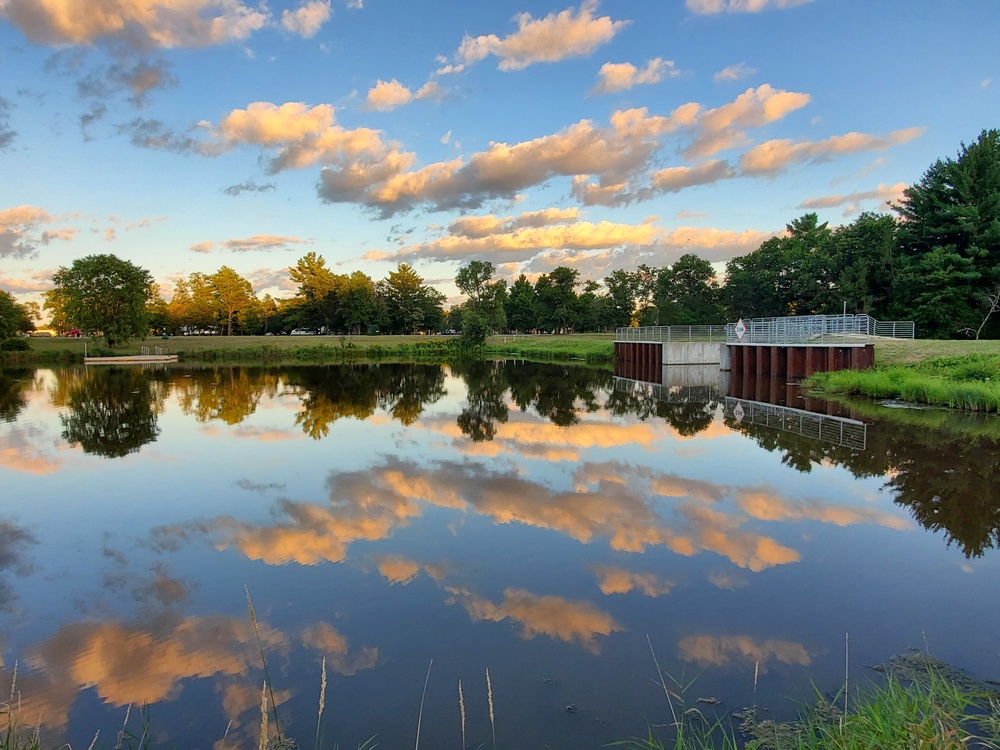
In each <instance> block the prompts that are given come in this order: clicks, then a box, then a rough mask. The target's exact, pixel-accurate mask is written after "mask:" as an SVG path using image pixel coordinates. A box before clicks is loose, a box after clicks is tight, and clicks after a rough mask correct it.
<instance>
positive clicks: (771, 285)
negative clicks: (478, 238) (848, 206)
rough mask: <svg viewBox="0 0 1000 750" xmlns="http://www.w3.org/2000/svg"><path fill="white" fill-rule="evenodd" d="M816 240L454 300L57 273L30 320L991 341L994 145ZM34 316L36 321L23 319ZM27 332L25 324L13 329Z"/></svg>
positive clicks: (225, 330) (9, 317) (17, 317)
mask: <svg viewBox="0 0 1000 750" xmlns="http://www.w3.org/2000/svg"><path fill="white" fill-rule="evenodd" d="M892 209H893V211H894V214H883V213H863V214H861V215H860V216H858V217H857V218H856V219H855V220H854V221H852V222H850V223H849V224H846V225H843V226H840V227H836V228H831V227H830V226H829V224H828V223H820V221H819V218H818V216H817V214H815V213H806V214H804V215H803V216H801V217H799V218H797V219H795V220H794V221H792V222H791V223H789V224H788V225H787V226H786V231H785V233H784V234H782V235H780V236H776V237H774V238H772V239H769V240H767V241H765V242H764V243H763V244H761V246H760V247H759V248H757V249H756V250H754V251H752V252H750V253H748V254H746V255H743V256H740V257H737V258H733V259H732V260H731V261H729V262H728V263H727V264H726V267H725V273H724V274H723V275H722V278H721V280H720V279H719V278H718V275H717V274H716V271H715V269H714V268H713V266H712V265H711V264H710V263H708V262H707V261H705V260H704V259H702V258H699V257H698V256H696V255H694V254H684V255H682V256H680V258H678V259H677V261H676V262H674V263H673V264H672V265H669V266H664V267H662V268H655V267H650V266H648V265H645V264H642V265H639V266H638V267H637V268H636V269H635V270H631V271H629V270H617V271H614V272H612V273H611V274H609V275H608V276H606V277H605V278H604V279H603V284H602V283H598V282H596V281H593V280H588V281H583V282H581V280H580V277H579V272H578V271H576V270H575V269H572V268H569V267H566V266H560V267H558V268H556V269H554V270H553V271H551V272H550V273H547V274H542V275H540V276H538V277H537V278H536V279H535V280H534V281H531V280H529V279H528V277H527V276H526V275H524V274H522V275H520V276H519V277H518V278H517V279H515V280H514V281H513V282H512V283H511V284H510V285H509V286H508V284H507V282H506V281H504V280H495V279H494V278H493V275H494V270H495V269H494V267H493V265H492V264H491V263H489V262H487V261H479V260H476V261H472V262H470V263H468V264H467V265H465V266H463V267H462V268H461V269H459V271H458V273H457V275H456V277H455V284H456V286H457V287H458V289H459V290H460V291H461V292H462V293H463V294H464V295H465V297H466V299H465V301H464V302H462V303H461V304H459V305H456V306H453V307H452V308H451V309H450V310H447V311H446V310H445V309H444V302H445V297H444V295H443V294H441V293H440V292H438V291H437V290H435V289H434V288H433V287H432V286H430V285H428V284H427V283H425V281H424V279H423V278H421V277H420V275H419V274H418V273H417V272H416V271H415V270H414V269H413V268H412V267H411V266H409V265H408V264H405V263H403V264H400V265H399V266H398V267H397V268H396V269H395V270H394V271H391V272H389V274H388V275H387V276H386V278H384V279H382V280H379V281H375V280H373V279H372V278H371V277H370V276H368V275H367V274H365V273H363V272H361V271H354V272H352V273H350V274H338V273H334V272H333V271H332V270H331V269H330V268H328V267H327V265H326V261H325V259H324V258H323V256H322V255H318V254H317V253H315V252H310V253H308V254H307V255H305V256H303V257H302V258H300V259H299V260H298V262H297V263H296V264H295V265H294V266H292V267H290V268H289V269H288V270H289V277H290V279H291V280H292V281H293V282H294V283H295V284H296V285H297V291H296V294H295V295H294V296H293V297H290V298H287V299H274V298H272V297H271V296H270V295H264V296H263V297H262V298H258V296H257V295H256V294H255V293H254V291H253V288H252V287H251V285H250V282H249V281H248V280H246V279H245V278H243V277H241V276H240V275H239V274H238V273H237V272H236V271H234V270H232V269H231V268H229V267H227V266H223V267H222V268H220V269H219V270H218V271H217V272H215V273H214V274H202V273H193V274H191V275H190V276H189V277H188V278H186V279H181V280H179V281H178V282H177V283H176V285H175V291H174V294H173V296H172V298H171V299H170V301H169V302H168V301H166V300H165V299H163V298H162V297H161V296H160V294H159V291H158V289H157V288H156V286H155V285H154V284H153V281H152V278H151V276H150V275H149V273H148V272H147V271H145V270H144V269H141V268H138V267H137V266H134V265H133V264H131V263H129V262H127V261H123V260H120V259H118V258H116V257H115V256H110V255H98V256H89V257H87V258H83V259H81V260H78V261H76V262H74V264H73V266H72V267H71V268H69V269H67V268H60V269H59V271H58V272H57V273H56V274H55V276H54V278H53V285H54V288H53V289H52V290H51V291H50V292H48V293H46V298H45V308H46V309H47V310H48V311H49V312H50V313H51V315H52V326H53V327H55V328H57V329H59V330H61V331H63V330H66V329H68V328H72V327H76V328H80V329H81V330H84V331H85V332H101V333H102V334H103V335H104V336H105V338H106V339H107V340H108V343H109V344H110V345H113V344H114V343H118V342H121V341H124V340H127V338H131V337H135V336H141V335H144V334H145V333H146V332H148V331H150V330H151V331H153V332H156V333H161V332H162V333H170V334H178V333H184V332H211V333H221V334H226V335H234V334H244V335H247V334H254V335H256V334H266V333H282V332H289V331H292V330H296V329H305V330H308V331H317V332H326V333H340V334H359V333H376V332H378V333H392V334H410V333H417V332H437V331H442V330H448V329H454V330H456V331H462V333H463V335H466V336H468V337H469V338H471V339H472V340H482V339H483V338H484V337H485V336H486V334H488V333H490V332H501V331H510V332H529V331H539V332H541V331H544V332H567V333H568V332H586V331H602V330H612V329H614V328H617V327H624V326H630V325H678V324H679V325H691V324H710V323H722V322H726V321H732V320H736V319H737V318H759V317H780V316H786V315H812V314H824V313H825V314H836V313H841V312H844V311H846V312H848V313H866V314H869V315H871V316H873V317H875V318H879V319H893V320H913V321H914V322H915V323H916V326H917V332H918V335H919V336H921V337H923V338H957V337H972V338H984V337H989V338H996V337H1000V316H995V315H994V314H995V313H997V312H998V311H1000V131H998V130H987V131H983V132H982V133H981V134H980V136H979V138H978V139H977V140H976V141H975V142H974V143H972V144H971V145H966V144H964V143H963V144H962V145H961V148H960V150H959V152H958V154H957V157H956V158H950V157H949V158H944V159H939V160H937V161H936V162H935V163H934V164H932V165H931V166H930V168H929V169H928V170H927V171H926V172H925V173H924V175H923V177H922V178H921V180H920V181H919V182H917V183H915V184H914V185H912V186H910V187H908V188H907V189H906V190H905V191H904V194H903V197H902V199H901V200H900V201H899V202H898V203H897V204H895V205H893V206H892ZM30 312H31V311H27V310H25V308H24V306H19V305H17V303H16V302H14V300H13V298H12V297H11V296H10V295H7V294H5V293H3V294H0V337H2V336H8V335H11V334H12V333H14V332H17V331H23V330H25V329H26V327H27V326H29V325H30V317H31V315H29V313H30ZM35 312H36V313H37V311H35ZM26 318H27V321H26V320H25V319H26Z"/></svg>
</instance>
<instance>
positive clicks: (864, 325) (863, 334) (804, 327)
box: [615, 315, 915, 344]
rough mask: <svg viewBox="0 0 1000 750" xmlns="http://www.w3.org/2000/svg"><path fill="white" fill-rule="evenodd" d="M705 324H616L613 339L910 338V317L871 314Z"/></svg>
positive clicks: (754, 341)
mask: <svg viewBox="0 0 1000 750" xmlns="http://www.w3.org/2000/svg"><path fill="white" fill-rule="evenodd" d="M740 322H742V324H743V335H742V336H741V335H739V332H738V326H739V325H740V323H739V322H737V323H727V324H726V325H704V326H676V325H675V326H633V327H630V328H616V329H615V341H622V342H624V341H628V342H635V343H650V344H669V343H680V342H693V341H708V342H714V341H718V342H726V343H728V344H865V343H870V339H872V338H896V339H912V338H914V335H915V328H914V325H913V321H912V320H889V321H882V320H875V319H874V318H873V317H871V316H870V315H794V316H791V317H787V318H748V319H746V320H743V321H740Z"/></svg>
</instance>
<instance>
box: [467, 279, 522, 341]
mask: <svg viewBox="0 0 1000 750" xmlns="http://www.w3.org/2000/svg"><path fill="white" fill-rule="evenodd" d="M504 310H505V312H506V315H507V327H508V328H510V329H511V330H514V331H533V330H535V329H536V328H538V309H537V301H536V299H535V288H534V287H533V286H531V282H530V281H528V277H527V276H525V275H524V274H523V273H522V274H521V275H520V276H518V277H517V278H516V279H515V280H514V283H513V284H512V285H511V287H510V294H508V295H507V300H506V302H504ZM452 327H453V328H454V326H452Z"/></svg>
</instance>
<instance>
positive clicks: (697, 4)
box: [684, 0, 812, 15]
mask: <svg viewBox="0 0 1000 750" xmlns="http://www.w3.org/2000/svg"><path fill="white" fill-rule="evenodd" d="M810 2H812V0H685V3H684V4H685V5H687V8H688V10H690V11H691V12H692V13H698V14H700V15H717V14H719V13H760V12H761V11H764V10H771V9H772V8H791V7H794V6H796V5H804V4H805V3H810Z"/></svg>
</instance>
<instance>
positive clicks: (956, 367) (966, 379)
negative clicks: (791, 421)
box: [806, 354, 1000, 412]
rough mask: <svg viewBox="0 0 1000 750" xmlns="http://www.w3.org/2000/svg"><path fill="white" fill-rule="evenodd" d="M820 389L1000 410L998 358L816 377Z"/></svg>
mask: <svg viewBox="0 0 1000 750" xmlns="http://www.w3.org/2000/svg"><path fill="white" fill-rule="evenodd" d="M806 383H807V385H808V386H811V387H812V388H818V389H819V390H820V391H827V392H831V393H841V394H846V395H860V396H867V397H868V398H875V399H896V400H900V401H908V402H911V403H916V404H928V405H934V406H948V407H951V408H953V409H962V410H965V411H979V412H1000V355H994V354H969V355H965V356H956V357H941V358H938V359H931V360H927V361H926V362H921V363H920V364H918V365H913V366H893V367H881V368H879V367H876V368H873V369H871V370H863V371H855V370H841V371H839V372H821V373H816V374H815V375H813V376H812V377H810V378H809V379H808V380H807V381H806Z"/></svg>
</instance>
